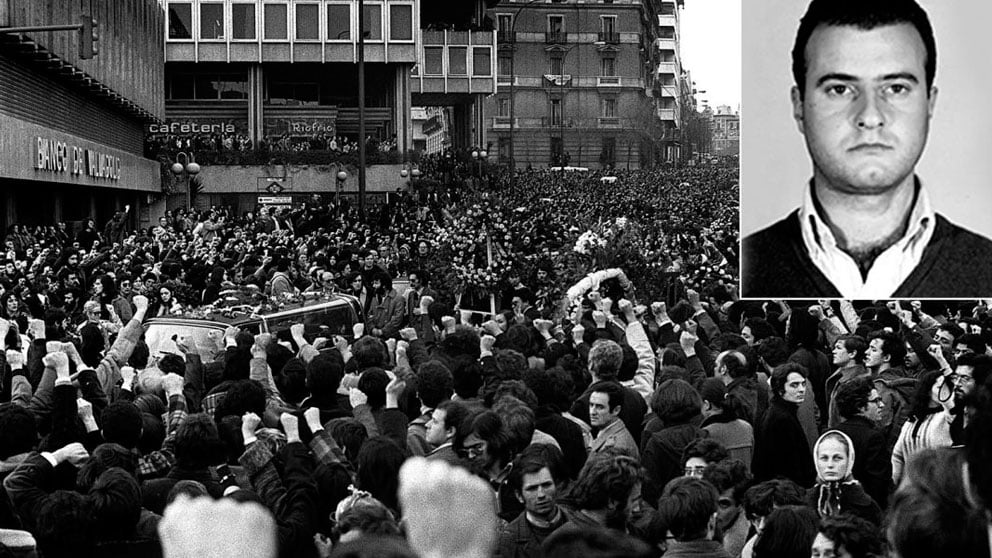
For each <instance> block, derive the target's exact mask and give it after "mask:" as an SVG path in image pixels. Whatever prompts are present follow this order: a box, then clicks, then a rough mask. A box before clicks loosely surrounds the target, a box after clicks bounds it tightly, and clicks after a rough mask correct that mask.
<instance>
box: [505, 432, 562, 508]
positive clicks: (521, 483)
mask: <svg viewBox="0 0 992 558" xmlns="http://www.w3.org/2000/svg"><path fill="white" fill-rule="evenodd" d="M549 452H558V458H557V459H552V458H550V457H549ZM560 456H561V452H560V451H559V450H558V449H557V448H555V447H553V446H551V447H550V449H549V448H548V447H547V446H541V445H533V446H530V447H528V448H526V449H525V450H524V451H522V452H521V453H520V455H518V456H517V458H516V459H514V460H513V467H512V468H511V469H510V476H509V477H508V480H509V482H510V486H511V487H513V492H514V495H515V496H516V497H517V501H519V502H520V503H521V504H523V505H524V510H525V511H526V512H527V513H528V514H530V515H532V516H535V517H537V518H538V519H541V520H545V521H547V520H550V519H552V518H553V517H554V516H555V515H556V514H557V512H558V508H557V505H556V503H557V500H558V487H559V486H560V485H561V483H562V482H563V481H564V480H565V478H564V476H563V471H562V467H561V460H562V458H561V457H560Z"/></svg>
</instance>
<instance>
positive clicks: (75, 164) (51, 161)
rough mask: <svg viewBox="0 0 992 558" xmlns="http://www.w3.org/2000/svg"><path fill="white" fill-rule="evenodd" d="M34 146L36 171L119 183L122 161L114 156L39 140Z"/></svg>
mask: <svg viewBox="0 0 992 558" xmlns="http://www.w3.org/2000/svg"><path fill="white" fill-rule="evenodd" d="M33 146H34V168H35V170H37V171H40V172H48V173H59V174H63V173H68V174H70V175H73V176H82V175H85V176H89V177H91V178H100V179H104V180H112V181H118V180H120V179H121V158H120V157H117V156H115V155H111V154H109V153H103V152H101V151H98V150H96V149H86V148H83V147H79V146H76V145H72V144H70V143H68V142H65V141H61V140H56V139H51V138H44V137H40V136H38V137H35V138H34V140H33Z"/></svg>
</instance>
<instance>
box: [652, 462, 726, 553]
mask: <svg viewBox="0 0 992 558" xmlns="http://www.w3.org/2000/svg"><path fill="white" fill-rule="evenodd" d="M717 498H718V494H717V490H716V487H714V486H713V485H712V484H710V483H709V482H708V481H705V480H703V479H700V478H694V477H676V478H674V479H672V480H671V481H669V483H668V484H667V485H665V489H664V492H662V495H661V498H659V499H658V515H659V516H660V519H661V521H662V522H663V523H665V524H666V525H668V530H669V531H671V533H672V536H673V537H675V540H677V541H680V542H684V541H695V540H702V539H707V538H710V537H712V536H713V533H714V531H715V530H716V517H717V509H718V508H717Z"/></svg>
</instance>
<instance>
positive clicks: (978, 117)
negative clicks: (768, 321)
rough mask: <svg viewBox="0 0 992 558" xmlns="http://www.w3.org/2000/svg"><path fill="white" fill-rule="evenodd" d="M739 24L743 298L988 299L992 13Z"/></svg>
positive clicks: (787, 7)
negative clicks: (991, 45)
mask: <svg viewBox="0 0 992 558" xmlns="http://www.w3.org/2000/svg"><path fill="white" fill-rule="evenodd" d="M743 17H744V29H743V42H744V52H743V76H744V78H743V106H744V111H743V113H742V116H741V152H742V153H741V237H742V238H743V239H744V240H743V241H742V250H741V266H742V267H741V294H742V296H744V297H749V298H836V297H843V298H852V299H879V298H938V297H940V298H959V297H960V298H980V297H988V296H992V240H989V237H992V142H990V141H989V139H988V133H989V130H990V124H992V111H990V110H989V101H988V96H987V92H988V91H990V90H992V54H990V51H989V49H988V48H987V39H988V26H987V24H988V22H989V21H992V3H985V2H967V3H961V2H941V1H939V0H925V1H924V0H921V1H914V0H812V1H798V2H797V1H795V0H765V1H762V2H754V3H749V4H748V9H747V10H744V14H743ZM790 70H791V71H790Z"/></svg>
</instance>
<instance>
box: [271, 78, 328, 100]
mask: <svg viewBox="0 0 992 558" xmlns="http://www.w3.org/2000/svg"><path fill="white" fill-rule="evenodd" d="M319 99H320V85H319V84H317V83H313V82H290V81H272V82H269V101H270V102H271V103H272V104H278V105H316V104H318V101H319Z"/></svg>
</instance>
